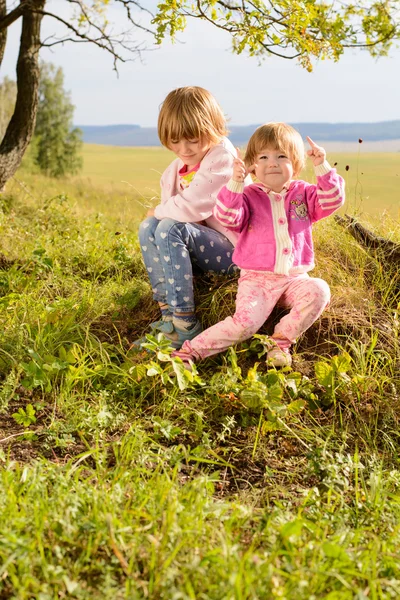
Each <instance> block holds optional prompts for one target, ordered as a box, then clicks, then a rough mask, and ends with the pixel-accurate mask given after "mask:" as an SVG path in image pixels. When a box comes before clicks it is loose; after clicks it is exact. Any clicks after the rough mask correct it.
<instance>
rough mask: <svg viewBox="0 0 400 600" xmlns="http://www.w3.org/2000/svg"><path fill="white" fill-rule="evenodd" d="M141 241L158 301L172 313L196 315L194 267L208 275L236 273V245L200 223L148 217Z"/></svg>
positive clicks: (142, 229)
mask: <svg viewBox="0 0 400 600" xmlns="http://www.w3.org/2000/svg"><path fill="white" fill-rule="evenodd" d="M139 242H140V248H141V252H142V256H143V260H144V264H145V266H146V269H147V273H148V276H149V279H150V283H151V287H152V290H153V298H154V300H156V301H157V302H162V303H166V304H168V305H169V307H170V310H171V313H177V312H179V313H192V312H194V310H195V305H194V298H193V265H196V266H198V267H199V268H200V269H201V270H202V271H204V272H208V273H226V274H229V273H234V272H235V271H237V270H238V269H237V267H236V266H235V265H234V264H233V263H232V253H233V246H232V244H231V242H230V241H229V240H228V238H226V237H225V236H224V235H223V234H222V233H220V232H219V231H215V229H211V228H210V227H206V226H205V225H201V224H199V223H180V222H178V221H175V220H173V219H161V220H158V219H156V218H155V217H148V218H147V219H145V220H144V221H143V222H142V223H141V224H140V227H139Z"/></svg>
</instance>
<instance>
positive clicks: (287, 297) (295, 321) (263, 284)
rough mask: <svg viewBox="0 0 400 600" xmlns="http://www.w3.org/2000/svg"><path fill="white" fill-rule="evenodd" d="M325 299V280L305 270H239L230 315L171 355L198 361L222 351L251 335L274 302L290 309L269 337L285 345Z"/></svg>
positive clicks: (327, 294)
mask: <svg viewBox="0 0 400 600" xmlns="http://www.w3.org/2000/svg"><path fill="white" fill-rule="evenodd" d="M329 300H330V290H329V286H328V284H327V283H326V282H325V281H324V280H323V279H317V278H311V277H309V275H308V274H307V273H304V274H300V275H293V276H286V275H275V273H266V272H263V273H261V272H254V271H242V272H241V277H240V279H239V287H238V293H237V296H236V311H235V314H234V315H233V317H227V318H226V319H225V320H224V321H221V322H219V323H217V324H216V325H213V326H212V327H210V328H209V329H206V331H203V332H202V333H201V334H200V335H198V336H197V337H195V338H194V339H193V340H190V341H186V342H185V343H184V344H183V346H182V348H181V350H178V351H177V352H175V353H174V355H175V356H180V357H185V358H186V357H187V358H191V359H192V360H193V361H198V360H200V359H202V358H206V357H207V356H212V355H213V354H218V353H219V352H223V351H224V350H226V349H227V348H229V346H232V345H233V344H236V343H238V342H242V341H244V340H247V339H248V338H250V337H251V336H252V335H254V334H255V333H256V332H257V331H258V330H259V329H260V327H261V326H262V325H263V323H264V322H265V321H266V320H267V318H268V317H269V315H270V314H271V312H272V309H273V308H274V306H275V305H276V304H278V303H279V305H280V306H283V307H286V308H290V312H289V313H288V314H287V315H285V316H284V317H283V318H282V319H281V320H280V321H279V323H278V324H277V325H276V327H275V330H274V333H273V336H272V337H273V339H274V340H275V342H276V343H277V344H278V346H280V347H281V348H282V349H288V348H290V346H291V344H292V343H293V342H294V341H296V339H297V338H298V336H299V335H301V334H302V333H304V331H306V330H307V329H308V328H309V327H310V326H311V325H312V324H313V323H314V322H315V321H316V320H317V319H318V318H319V317H320V315H321V314H322V312H323V310H324V309H325V308H326V307H327V305H328V304H329Z"/></svg>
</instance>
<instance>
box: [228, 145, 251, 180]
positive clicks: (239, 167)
mask: <svg viewBox="0 0 400 600" xmlns="http://www.w3.org/2000/svg"><path fill="white" fill-rule="evenodd" d="M236 150H237V158H235V160H234V161H233V175H232V179H233V181H236V182H238V183H242V182H243V181H244V180H245V178H246V175H248V173H252V172H253V171H254V169H255V167H256V166H257V165H251V167H250V168H249V169H246V165H245V164H244V162H243V159H242V155H241V153H240V149H239V148H236Z"/></svg>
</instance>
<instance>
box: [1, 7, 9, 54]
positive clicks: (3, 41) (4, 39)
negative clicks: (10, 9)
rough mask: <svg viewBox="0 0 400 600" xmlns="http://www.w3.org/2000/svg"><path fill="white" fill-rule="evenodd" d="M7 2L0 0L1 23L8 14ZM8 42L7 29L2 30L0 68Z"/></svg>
mask: <svg viewBox="0 0 400 600" xmlns="http://www.w3.org/2000/svg"><path fill="white" fill-rule="evenodd" d="M6 1H7V0H0V21H1V19H3V18H4V17H5V16H6V14H7V6H6ZM6 42H7V28H5V29H2V30H1V31H0V66H1V63H2V62H3V56H4V50H5V49H6Z"/></svg>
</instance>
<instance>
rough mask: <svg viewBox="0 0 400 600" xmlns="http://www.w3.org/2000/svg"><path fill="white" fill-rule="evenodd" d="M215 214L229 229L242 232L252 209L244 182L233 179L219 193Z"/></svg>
mask: <svg viewBox="0 0 400 600" xmlns="http://www.w3.org/2000/svg"><path fill="white" fill-rule="evenodd" d="M213 215H214V217H215V218H216V219H217V221H219V223H221V225H223V226H224V227H226V228H227V229H231V230H232V231H236V232H239V233H240V232H241V231H242V229H243V228H244V227H246V225H247V223H248V221H249V216H250V211H249V207H248V203H247V198H246V194H245V193H244V183H239V182H237V181H233V179H231V180H230V181H229V183H228V185H226V186H225V187H223V188H222V190H221V191H220V192H219V194H218V198H217V202H216V204H215V207H214V210H213Z"/></svg>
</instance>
